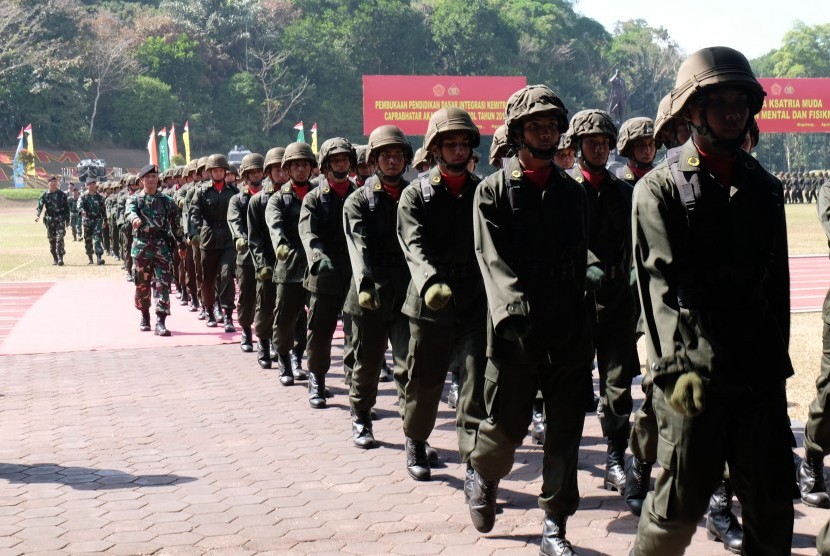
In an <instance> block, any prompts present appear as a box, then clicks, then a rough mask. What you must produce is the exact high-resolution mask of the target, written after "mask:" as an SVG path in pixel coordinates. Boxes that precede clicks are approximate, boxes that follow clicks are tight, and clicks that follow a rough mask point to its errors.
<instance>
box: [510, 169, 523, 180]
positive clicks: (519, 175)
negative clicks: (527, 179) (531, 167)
mask: <svg viewBox="0 0 830 556" xmlns="http://www.w3.org/2000/svg"><path fill="white" fill-rule="evenodd" d="M510 175H511V176H513V177H514V178H515V179H519V178H520V177H522V172H521V170H513V172H511V174H510Z"/></svg>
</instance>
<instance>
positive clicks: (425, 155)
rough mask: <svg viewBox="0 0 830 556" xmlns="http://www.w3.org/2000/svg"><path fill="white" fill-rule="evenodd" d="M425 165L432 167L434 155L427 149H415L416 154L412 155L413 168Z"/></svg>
mask: <svg viewBox="0 0 830 556" xmlns="http://www.w3.org/2000/svg"><path fill="white" fill-rule="evenodd" d="M423 163H427V164H428V165H430V166H432V154H431V153H430V152H429V151H428V150H426V149H425V148H418V149H415V154H414V155H412V166H413V167H417V166H418V165H419V164H423Z"/></svg>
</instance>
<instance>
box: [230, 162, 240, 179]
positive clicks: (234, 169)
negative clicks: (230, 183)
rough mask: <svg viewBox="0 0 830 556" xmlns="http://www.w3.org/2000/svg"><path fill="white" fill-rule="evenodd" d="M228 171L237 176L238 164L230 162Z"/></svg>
mask: <svg viewBox="0 0 830 556" xmlns="http://www.w3.org/2000/svg"><path fill="white" fill-rule="evenodd" d="M228 173H229V174H234V175H237V176H238V175H239V166H237V165H236V164H231V165H230V167H229V168H228Z"/></svg>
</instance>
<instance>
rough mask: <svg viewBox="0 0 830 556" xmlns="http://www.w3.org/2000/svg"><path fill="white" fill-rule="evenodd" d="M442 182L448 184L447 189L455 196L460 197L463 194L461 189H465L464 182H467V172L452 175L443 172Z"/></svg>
mask: <svg viewBox="0 0 830 556" xmlns="http://www.w3.org/2000/svg"><path fill="white" fill-rule="evenodd" d="M441 183H443V184H444V186H446V188H447V191H449V192H450V193H452V195H453V197H458V196H459V195H461V190H462V189H464V184H465V183H467V174H461V175H460V176H450V175H448V174H445V173H444V172H441Z"/></svg>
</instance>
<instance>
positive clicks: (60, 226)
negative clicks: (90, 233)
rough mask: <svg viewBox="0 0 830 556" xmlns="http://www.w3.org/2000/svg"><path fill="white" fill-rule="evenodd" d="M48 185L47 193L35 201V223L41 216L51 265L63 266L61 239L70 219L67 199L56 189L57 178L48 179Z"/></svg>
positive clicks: (64, 194)
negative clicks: (50, 255) (47, 240)
mask: <svg viewBox="0 0 830 556" xmlns="http://www.w3.org/2000/svg"><path fill="white" fill-rule="evenodd" d="M48 185H49V189H48V191H44V192H43V193H41V194H40V197H39V198H38V200H37V208H36V209H35V222H37V221H38V220H40V217H41V215H43V224H44V225H45V226H46V237H47V238H48V239H49V252H50V253H52V264H53V265H56V266H63V256H64V255H65V254H66V250H65V248H64V243H63V238H64V236H65V235H66V227H67V226H68V225H69V217H70V211H69V199H68V198H67V196H66V193H64V192H63V191H61V190H60V189H59V188H58V177H57V176H52V177H50V178H49V183H48ZM44 209H45V210H44Z"/></svg>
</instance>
